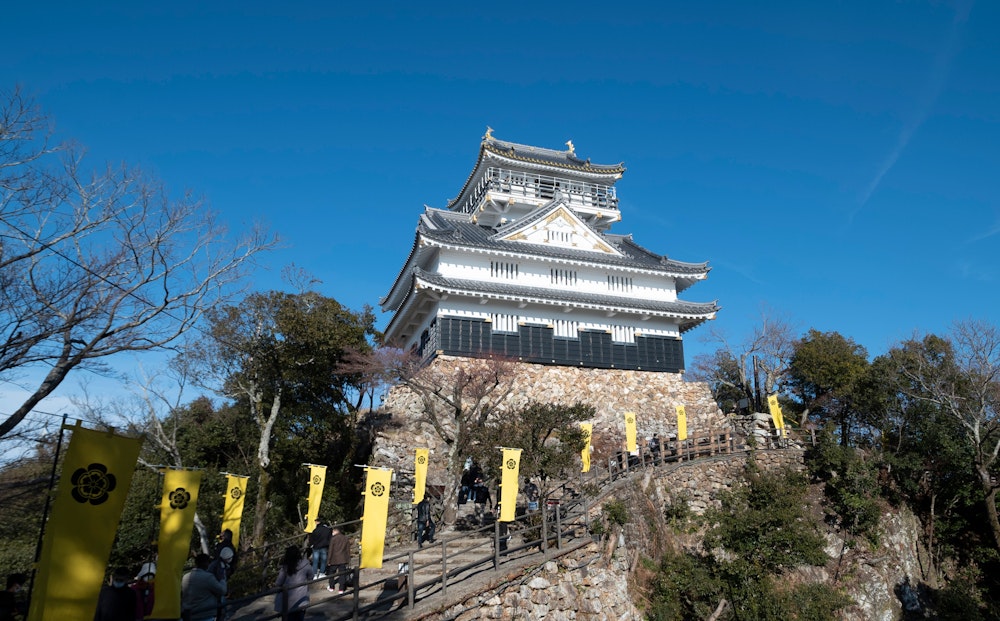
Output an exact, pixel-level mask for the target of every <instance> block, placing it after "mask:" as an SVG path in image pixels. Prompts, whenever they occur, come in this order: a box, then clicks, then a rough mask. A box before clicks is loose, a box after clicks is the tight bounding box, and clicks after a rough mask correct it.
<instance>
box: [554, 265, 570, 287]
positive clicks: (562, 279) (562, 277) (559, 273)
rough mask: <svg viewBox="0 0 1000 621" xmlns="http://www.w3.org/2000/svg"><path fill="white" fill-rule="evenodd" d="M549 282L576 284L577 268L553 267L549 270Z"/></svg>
mask: <svg viewBox="0 0 1000 621" xmlns="http://www.w3.org/2000/svg"><path fill="white" fill-rule="evenodd" d="M549 282H551V283H552V284H554V285H568V286H575V285H576V284H577V278H576V270H560V269H556V268H552V269H550V270H549Z"/></svg>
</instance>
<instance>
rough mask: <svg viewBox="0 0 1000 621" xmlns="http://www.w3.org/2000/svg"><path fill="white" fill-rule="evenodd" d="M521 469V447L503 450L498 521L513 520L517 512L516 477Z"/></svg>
mask: <svg viewBox="0 0 1000 621" xmlns="http://www.w3.org/2000/svg"><path fill="white" fill-rule="evenodd" d="M520 469H521V449H519V448H505V449H504V450H503V470H502V472H501V475H500V518H499V519H500V521H501V522H513V521H514V514H515V513H517V487H518V486H517V477H518V472H519V471H520Z"/></svg>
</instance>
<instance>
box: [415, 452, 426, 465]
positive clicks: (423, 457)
mask: <svg viewBox="0 0 1000 621" xmlns="http://www.w3.org/2000/svg"><path fill="white" fill-rule="evenodd" d="M417 463H418V464H420V465H421V466H423V465H424V464H426V463H427V456H426V455H420V456H419V457H417Z"/></svg>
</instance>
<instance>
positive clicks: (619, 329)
mask: <svg viewBox="0 0 1000 621" xmlns="http://www.w3.org/2000/svg"><path fill="white" fill-rule="evenodd" d="M611 340H612V341H615V342H618V343H634V342H635V328H632V327H629V326H611Z"/></svg>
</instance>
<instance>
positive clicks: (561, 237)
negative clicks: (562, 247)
mask: <svg viewBox="0 0 1000 621" xmlns="http://www.w3.org/2000/svg"><path fill="white" fill-rule="evenodd" d="M545 241H547V242H555V243H557V244H572V243H573V231H553V230H552V229H549V230H547V231H545Z"/></svg>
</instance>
